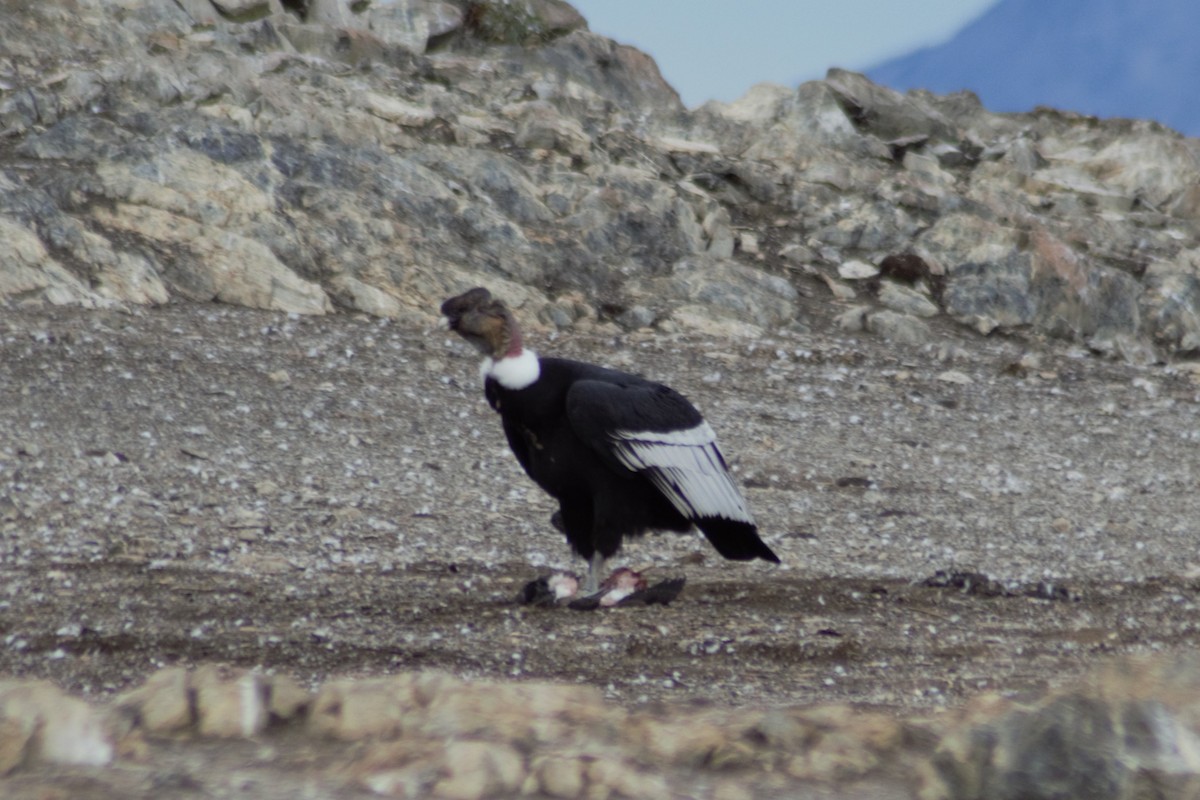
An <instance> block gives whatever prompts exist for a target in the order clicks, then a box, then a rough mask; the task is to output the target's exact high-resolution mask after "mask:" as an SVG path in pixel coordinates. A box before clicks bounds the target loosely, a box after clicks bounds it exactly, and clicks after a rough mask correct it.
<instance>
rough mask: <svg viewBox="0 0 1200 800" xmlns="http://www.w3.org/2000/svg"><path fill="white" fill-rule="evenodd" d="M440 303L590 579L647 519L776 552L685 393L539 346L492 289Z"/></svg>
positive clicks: (770, 557) (592, 583)
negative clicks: (474, 356)
mask: <svg viewBox="0 0 1200 800" xmlns="http://www.w3.org/2000/svg"><path fill="white" fill-rule="evenodd" d="M442 314H443V315H445V317H446V319H447V321H448V322H449V326H450V329H451V330H453V331H454V332H455V333H457V334H458V335H460V336H462V337H463V338H464V339H466V340H467V342H469V343H470V344H471V345H473V346H474V347H475V349H476V350H478V351H479V352H480V353H482V354H483V356H484V359H483V366H482V373H483V378H484V394H485V395H486V397H487V401H488V403H489V404H490V405H491V407H492V408H493V409H495V410H496V411H497V412H498V413H499V414H500V420H501V422H502V423H503V426H504V434H505V436H506V437H507V438H508V443H509V446H510V447H511V448H512V451H513V453H514V454H515V455H516V457H517V461H519V462H520V463H521V466H522V467H523V468H524V469H525V472H526V473H527V474H528V475H529V477H530V478H532V479H533V480H534V482H535V483H537V485H538V486H540V487H542V489H544V490H545V491H546V492H547V493H549V494H550V495H551V496H552V497H554V498H555V499H556V500H558V502H559V508H560V510H559V513H558V514H556V515H555V516H556V517H557V518H558V521H559V522H560V523H561V527H562V530H563V531H564V532H565V533H566V536H567V541H568V542H569V543H570V545H571V547H572V548H573V549H574V550H575V552H576V553H578V554H579V555H580V556H582V557H583V558H584V559H586V560H587V562H588V577H587V585H586V588H585V590H586V591H588V592H595V591H596V589H597V586H598V584H599V578H600V574H601V573H602V572H603V570H604V563H605V561H606V560H607V559H608V558H611V557H612V556H613V555H614V554H616V552H617V551H618V550H619V549H620V547H621V543H622V542H623V541H624V540H625V539H627V538H630V537H635V536H641V535H642V534H644V533H646V531H648V530H662V531H677V532H686V531H689V530H691V529H692V527H693V526H695V527H697V528H699V529H700V530H701V532H703V534H704V535H705V536H706V537H707V538H708V541H709V542H710V543H712V546H713V547H714V548H716V550H717V552H718V553H720V554H721V555H722V556H724V557H725V558H728V559H733V560H736V561H749V560H752V559H755V558H761V559H763V560H764V561H770V562H773V563H779V558H778V556H776V555H775V553H773V552H772V551H771V548H769V547H768V546H767V545H766V543H764V542H763V540H762V539H761V538H759V535H758V528H757V526H756V525H755V524H754V518H753V517H752V516H751V514H750V510H749V508H748V507H747V505H746V500H745V498H743V497H742V493H741V492H740V491H739V490H738V488H737V485H736V484H735V483H734V481H733V478H732V477H731V476H730V474H729V468H728V466H727V465H726V463H725V458H724V457H723V456H722V455H721V451H720V449H718V447H717V441H716V436H715V435H714V434H713V431H712V428H711V427H709V425H708V423H707V422H705V421H704V418H703V417H701V416H700V412H699V411H697V410H696V409H695V407H694V406H692V404H691V403H689V402H688V400H687V399H686V398H685V397H684V396H683V395H681V394H679V393H678V392H676V391H675V390H674V389H671V388H670V387H668V386H664V385H662V384H661V383H655V382H653V381H649V380H646V379H645V378H641V377H639V376H637V375H631V374H629V373H626V372H621V371H619V370H614V369H607V368H605V367H598V366H595V365H593V364H585V363H583V362H580V361H572V360H569V359H565V358H539V357H538V355H537V354H536V353H534V352H533V351H532V350H529V349H527V348H525V347H524V345H523V344H522V341H521V331H520V328H519V327H518V325H517V322H516V319H515V317H514V316H513V314H512V312H511V311H510V310H509V309H508V308H507V307H506V306H505V305H504V303H503V302H501V301H500V300H498V299H496V298H494V297H492V294H491V293H490V292H489V291H488V290H487V289H483V288H477V289H471V290H470V291H468V292H465V293H464V294H461V295H458V296H457V297H452V298H450V299H449V300H447V301H446V302H444V303H443V304H442Z"/></svg>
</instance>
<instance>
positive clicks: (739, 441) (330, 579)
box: [0, 305, 1200, 714]
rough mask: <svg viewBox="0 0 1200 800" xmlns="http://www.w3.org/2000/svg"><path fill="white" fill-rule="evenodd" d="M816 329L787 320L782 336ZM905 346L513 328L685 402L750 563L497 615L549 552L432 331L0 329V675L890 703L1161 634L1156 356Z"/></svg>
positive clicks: (1049, 666) (685, 562)
mask: <svg viewBox="0 0 1200 800" xmlns="http://www.w3.org/2000/svg"><path fill="white" fill-rule="evenodd" d="M828 327H829V326H828V325H827V324H826V323H825V322H817V321H816V320H814V322H813V325H812V328H813V330H824V329H826V328H828ZM940 335H941V336H942V343H941V344H939V345H938V346H934V347H926V348H911V349H905V348H902V347H899V346H896V345H889V344H885V343H882V342H880V341H878V340H875V339H853V338H845V337H839V336H833V335H827V334H824V333H807V332H779V333H777V334H773V335H772V336H771V337H770V338H769V339H762V340H758V341H750V340H744V341H728V340H727V341H720V342H715V341H705V340H703V339H701V338H699V337H692V336H667V335H663V334H657V333H656V334H650V333H646V334H640V335H622V336H614V335H612V334H600V333H593V334H569V335H560V336H557V337H548V336H546V335H544V334H538V333H537V332H531V333H530V334H529V335H528V336H527V339H528V340H529V342H530V344H531V345H532V346H534V347H535V348H536V349H538V350H539V351H540V352H543V353H545V354H550V353H553V354H556V355H566V356H572V357H578V358H584V359H588V360H593V361H598V362H602V363H607V364H610V365H613V366H617V367H620V368H624V369H630V370H635V371H638V372H642V373H643V374H646V375H648V376H650V377H653V378H655V379H658V380H662V381H664V382H667V383H670V384H671V385H673V386H674V387H675V388H677V389H679V390H681V391H683V392H684V393H685V394H687V395H688V396H689V397H690V398H691V399H692V400H693V401H694V402H695V403H696V405H697V406H698V407H699V408H700V409H701V410H702V411H703V412H705V414H706V416H707V418H708V419H709V421H710V422H711V423H712V424H713V427H714V428H715V429H716V430H717V432H718V435H719V437H720V439H721V441H722V445H723V448H724V450H725V452H726V455H727V456H728V457H729V458H730V461H731V462H732V464H733V465H734V467H735V469H736V472H737V476H738V478H739V479H740V480H741V482H742V483H743V485H744V486H745V489H746V494H747V497H748V499H749V501H750V504H751V507H752V508H753V510H754V512H755V514H756V516H757V518H758V521H759V524H760V527H761V529H762V531H763V533H764V535H765V536H764V538H765V539H766V541H767V542H768V544H770V546H771V547H772V548H773V549H774V550H775V551H776V552H777V553H778V554H779V555H780V557H781V558H782V559H783V562H784V563H783V564H782V565H781V566H778V567H776V566H771V565H766V564H762V563H753V564H742V563H731V562H724V561H722V560H721V559H720V558H719V557H718V556H717V555H716V554H715V553H714V552H713V551H711V549H709V548H708V547H707V545H706V544H705V543H704V541H703V539H702V538H701V537H700V536H699V535H698V534H696V535H686V536H674V535H661V536H651V537H648V538H647V539H645V540H642V541H641V542H637V543H634V544H632V545H630V546H628V547H627V548H626V549H625V551H623V559H624V560H625V562H627V563H629V564H633V565H639V566H647V565H649V566H650V567H651V569H652V573H651V574H652V575H658V576H662V577H664V578H666V577H677V576H686V578H687V581H688V583H687V586H686V588H685V589H684V591H683V593H682V595H681V596H680V597H679V598H678V600H677V601H676V602H675V603H673V604H672V605H670V606H669V607H665V608H663V607H654V608H626V609H618V610H614V611H597V612H592V613H587V612H575V611H570V610H566V609H533V608H528V607H523V606H519V605H517V604H516V603H515V602H514V597H515V596H516V595H517V593H518V591H519V590H520V588H521V587H522V585H523V584H524V583H525V582H527V581H529V580H531V579H532V578H534V577H536V576H537V575H538V574H540V573H545V572H547V571H549V570H550V569H551V568H558V567H569V566H574V567H576V568H578V567H580V566H582V565H581V564H573V563H572V560H571V557H570V554H569V552H568V550H567V547H566V544H565V541H564V540H563V537H562V536H561V534H559V533H557V532H556V531H555V530H554V529H553V528H552V527H551V526H550V524H549V517H550V514H551V512H552V511H553V507H552V505H551V504H550V502H549V501H548V500H547V498H545V497H543V496H542V495H541V494H540V493H539V491H538V490H537V489H536V487H535V486H533V484H532V483H531V482H530V481H528V480H527V479H526V478H525V477H524V475H523V474H522V473H521V472H520V471H519V467H518V466H517V465H516V463H515V461H514V459H513V458H512V456H511V454H510V453H509V452H508V450H507V446H506V444H505V443H504V440H503V435H502V433H501V430H500V426H499V421H498V419H497V418H496V417H495V415H494V414H493V413H492V412H491V410H490V409H489V408H488V407H487V405H486V403H485V401H484V399H483V396H482V391H481V387H480V385H479V380H478V373H477V361H476V357H475V356H474V354H473V353H472V352H471V351H469V350H468V348H467V347H466V346H465V345H464V344H463V343H461V342H460V341H459V340H457V338H456V337H453V335H452V334H449V333H448V332H445V331H440V330H418V329H415V328H412V327H406V326H404V325H401V324H398V323H394V322H387V321H380V320H374V319H366V318H357V317H347V316H332V317H324V318H308V317H287V316H282V315H278V314H270V313H262V312H254V311H247V310H240V309H233V308H227V307H222V306H195V305H181V306H172V307H167V308H160V309H153V310H136V311H134V312H133V313H126V312H118V311H78V310H70V309H52V310H19V311H8V312H5V313H4V314H3V316H0V373H2V374H3V379H2V380H0V576H2V582H0V673H6V674H11V675H18V676H23V677H47V678H50V679H52V680H54V681H55V682H57V683H59V684H60V685H63V686H64V687H66V688H68V689H70V690H72V691H75V692H79V693H83V694H86V695H89V696H92V697H100V698H103V697H106V696H110V695H111V694H113V693H115V692H117V691H120V690H123V689H125V688H128V687H130V686H132V685H135V684H137V683H139V682H140V681H141V680H143V679H144V678H145V676H146V675H147V674H148V673H150V672H151V671H153V670H154V669H156V668H158V667H160V666H162V665H166V664H193V663H200V662H205V661H222V662H228V663H233V664H239V665H247V666H250V665H262V666H264V667H265V668H267V669H269V670H280V671H286V672H289V673H291V674H292V675H294V676H296V677H297V678H300V679H301V680H302V681H307V682H311V683H312V684H314V685H315V684H316V683H318V682H320V681H322V680H325V679H326V678H328V677H329V676H331V675H375V674H384V673H392V672H396V671H402V670H413V669H428V668H433V669H444V670H449V671H451V672H453V673H455V674H457V675H460V676H465V677H487V678H514V679H523V678H537V679H550V680H556V681H566V682H586V683H590V684H594V685H597V686H599V687H601V688H602V689H603V690H604V692H605V693H606V694H607V695H608V696H609V697H610V698H611V699H612V700H613V701H614V702H619V703H623V704H627V705H630V706H635V705H638V704H641V703H646V702H653V701H658V700H681V701H688V702H692V701H707V702H712V703H716V704H720V705H736V706H762V705H768V704H779V703H816V702H826V701H840V702H850V703H854V704H858V705H862V706H870V707H878V708H885V709H892V710H894V711H895V713H897V714H923V713H927V712H929V711H931V710H934V709H937V708H939V707H942V706H945V705H948V704H949V705H955V704H958V703H959V702H961V701H962V700H963V699H964V698H967V697H970V696H971V695H973V694H976V693H978V692H979V691H980V690H982V689H992V690H999V691H1003V692H1024V691H1027V690H1035V689H1040V688H1042V687H1045V686H1046V685H1056V684H1061V683H1063V682H1065V681H1070V680H1072V679H1073V678H1074V677H1075V676H1078V675H1079V674H1081V673H1082V672H1083V671H1085V670H1086V669H1088V668H1089V667H1090V666H1092V665H1093V664H1095V663H1096V662H1097V661H1099V660H1100V659H1101V658H1102V657H1103V656H1106V655H1110V654H1117V653H1141V652H1149V651H1157V650H1167V651H1170V650H1176V649H1186V648H1193V647H1195V646H1196V644H1197V642H1198V640H1200V634H1198V632H1197V624H1196V620H1197V614H1196V600H1197V592H1198V590H1200V554H1198V553H1197V548H1196V537H1195V527H1196V520H1197V519H1200V499H1198V498H1200V493H1198V492H1197V491H1196V490H1197V480H1198V479H1197V472H1196V469H1195V464H1196V443H1197V440H1198V439H1200V423H1198V421H1197V418H1196V404H1197V400H1198V399H1200V385H1198V384H1197V383H1196V382H1195V380H1194V378H1195V377H1196V376H1197V375H1198V374H1200V373H1197V372H1194V371H1191V370H1188V369H1186V367H1187V365H1176V366H1174V367H1171V366H1168V367H1164V366H1158V367H1149V368H1137V367H1128V366H1124V365H1121V364H1116V363H1113V362H1107V361H1102V360H1099V359H1097V358H1095V357H1092V356H1089V355H1087V354H1085V353H1082V352H1076V351H1075V350H1073V349H1071V348H1069V347H1066V346H1064V345H1061V344H1045V343H1038V342H1030V341H1025V340H1021V339H1015V338H1014V339H1007V340H1005V339H980V338H977V337H974V336H970V335H967V334H962V333H960V332H958V331H957V330H956V329H952V328H949V327H947V328H945V329H942V330H940Z"/></svg>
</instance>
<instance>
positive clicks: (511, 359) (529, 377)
mask: <svg viewBox="0 0 1200 800" xmlns="http://www.w3.org/2000/svg"><path fill="white" fill-rule="evenodd" d="M479 372H480V374H481V375H482V376H483V379H484V380H487V379H488V378H495V379H496V382H497V383H499V384H500V385H501V386H503V387H504V388H505V389H524V388H526V387H528V386H531V385H532V384H533V382H534V381H536V380H537V379H538V376H539V375H541V374H542V368H541V365H540V364H538V357H537V353H535V352H533V351H532V350H522V351H521V352H520V353H518V354H517V355H515V356H505V357H504V358H501V359H499V360H497V359H494V358H492V357H490V356H489V357H487V358H485V359H484V360H483V364H482V365H481V366H480V368H479Z"/></svg>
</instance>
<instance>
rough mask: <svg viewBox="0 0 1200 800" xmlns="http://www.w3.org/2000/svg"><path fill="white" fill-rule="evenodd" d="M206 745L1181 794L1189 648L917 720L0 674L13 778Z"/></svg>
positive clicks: (594, 790)
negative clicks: (88, 685) (83, 692)
mask: <svg viewBox="0 0 1200 800" xmlns="http://www.w3.org/2000/svg"><path fill="white" fill-rule="evenodd" d="M214 738H215V739H233V740H244V741H245V742H246V744H245V748H246V752H247V756H246V757H250V756H249V753H250V752H251V750H252V749H253V748H258V750H259V752H260V755H259V756H257V758H260V759H261V758H262V756H261V753H262V752H264V751H263V750H262V745H263V744H266V743H271V746H270V749H269V750H268V751H265V752H268V754H269V755H268V757H267V763H266V764H265V765H260V769H275V770H277V771H283V772H286V771H288V770H291V769H293V768H295V767H296V766H297V765H298V764H300V763H303V762H304V760H305V759H308V758H310V756H309V755H307V754H308V753H310V752H311V750H312V748H313V747H317V748H319V749H321V750H323V751H325V752H326V753H327V754H328V755H329V756H330V758H329V761H328V763H329V764H330V765H331V766H329V767H328V768H327V771H326V773H325V774H324V776H323V780H324V781H325V782H326V785H327V786H331V787H336V786H342V787H348V786H351V785H353V786H357V787H360V788H363V789H367V790H369V791H371V792H374V793H377V794H381V795H385V796H391V797H406V798H407V797H428V796H432V797H446V798H485V797H515V796H533V797H563V798H575V797H588V798H592V797H626V798H654V797H672V796H678V795H679V794H680V793H684V794H689V795H693V796H706V797H763V796H784V795H787V794H791V793H795V792H797V791H802V792H803V791H812V792H817V793H818V795H819V796H825V794H827V793H831V792H833V793H836V794H837V796H848V797H897V798H902V797H919V798H923V799H930V800H931V799H932V798H980V799H981V800H982V799H983V798H1031V799H1032V798H1052V797H1090V798H1100V799H1104V800H1108V799H1109V798H1111V799H1112V800H1118V799H1123V798H1135V797H1193V796H1196V793H1197V791H1200V759H1198V758H1197V753H1200V747H1197V745H1198V744H1200V661H1198V660H1197V659H1196V658H1194V657H1191V656H1179V657H1172V658H1147V659H1140V660H1121V661H1114V662H1112V663H1111V664H1108V665H1105V666H1103V667H1101V668H1100V669H1098V670H1096V671H1095V672H1093V673H1092V674H1091V675H1090V676H1089V677H1088V678H1087V679H1086V680H1084V681H1083V682H1081V683H1080V684H1079V685H1078V686H1077V687H1075V688H1072V689H1067V690H1062V691H1058V692H1055V693H1052V694H1049V695H1046V696H1044V697H1041V698H1038V699H1025V700H1013V699H1004V698H999V697H983V698H980V699H978V700H977V701H975V702H974V703H972V704H971V705H970V706H969V707H968V708H966V709H964V710H962V711H959V712H951V713H946V714H942V715H938V716H933V717H926V718H921V719H914V720H900V719H896V718H895V717H893V716H890V715H886V714H881V713H877V712H870V711H862V710H855V709H852V708H850V707H847V706H818V707H807V708H805V707H790V708H788V707H781V708H773V709H766V710H763V709H740V710H739V709H728V708H725V709H716V708H696V707H694V706H688V705H656V706H653V707H647V708H643V709H634V710H630V709H627V708H624V707H621V706H619V705H614V704H611V703H607V702H605V701H604V699H603V697H602V696H601V694H600V692H598V691H597V690H595V689H593V688H591V687H587V686H570V685H559V684H547V683H526V682H513V683H484V682H475V681H466V680H462V679H459V678H455V677H452V676H449V675H445V674H439V673H402V674H398V675H394V676H390V677H379V678H368V679H358V680H355V679H336V680H331V681H328V682H327V683H325V684H324V685H322V686H321V687H319V688H318V689H317V691H316V692H315V694H313V693H309V692H308V691H305V690H302V689H300V688H299V687H298V685H297V684H296V683H295V682H294V681H293V680H292V679H290V678H288V677H285V676H268V675H265V674H263V673H260V672H257V671H251V670H245V669H238V668H232V667H223V666H216V665H205V666H201V667H199V668H197V669H195V670H194V671H188V670H184V669H180V668H168V669H164V670H162V671H160V672H157V673H154V674H153V675H151V676H150V677H149V678H148V679H147V681H146V682H145V683H144V684H143V685H142V686H140V687H138V688H136V689H134V690H131V691H129V692H126V693H125V694H124V695H121V696H119V697H117V698H116V699H115V700H113V701H112V702H110V703H108V704H105V705H95V704H89V703H87V702H85V701H83V700H80V699H77V698H72V697H68V696H66V695H64V694H63V693H62V692H61V691H60V690H58V689H57V688H56V687H54V686H53V685H51V684H49V683H46V682H42V681H8V682H5V683H4V684H3V685H0V769H2V770H3V772H4V774H7V775H11V776H14V777H15V776H17V775H20V776H22V781H23V783H22V784H21V785H22V786H26V787H28V786H36V785H38V783H37V781H38V776H39V775H40V776H41V779H42V780H44V781H45V782H46V783H44V784H42V785H45V786H49V785H52V782H53V780H54V775H55V774H56V773H55V769H56V768H55V767H54V766H52V765H75V767H76V769H77V772H76V773H75V774H76V775H79V774H81V773H79V772H78V769H80V768H85V767H86V768H87V769H89V770H91V771H90V772H88V773H87V774H88V775H90V776H91V779H92V780H93V782H95V783H96V784H97V785H105V780H106V776H107V777H108V778H112V780H114V781H115V780H117V777H118V776H119V775H120V772H119V770H118V771H115V772H109V771H106V766H105V765H108V764H110V763H112V762H114V761H117V762H120V761H122V760H126V761H131V762H139V763H143V764H146V765H149V766H150V768H151V770H153V769H154V768H155V767H158V768H159V769H165V768H166V766H165V765H166V764H167V763H168V762H170V761H171V759H173V758H177V757H178V752H176V751H178V748H180V747H182V748H183V749H184V750H185V751H186V750H188V749H189V748H190V749H192V750H193V751H194V753H195V757H196V758H199V759H200V760H201V761H203V759H204V758H206V757H211V755H212V751H210V750H205V749H204V747H203V743H204V742H205V741H208V740H212V739H214ZM189 742H191V744H188V743H189ZM255 743H257V744H255ZM206 754H208V755H207V756H206ZM281 774H282V772H281ZM113 785H115V784H113ZM3 786H4V784H3V783H0V788H3Z"/></svg>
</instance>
